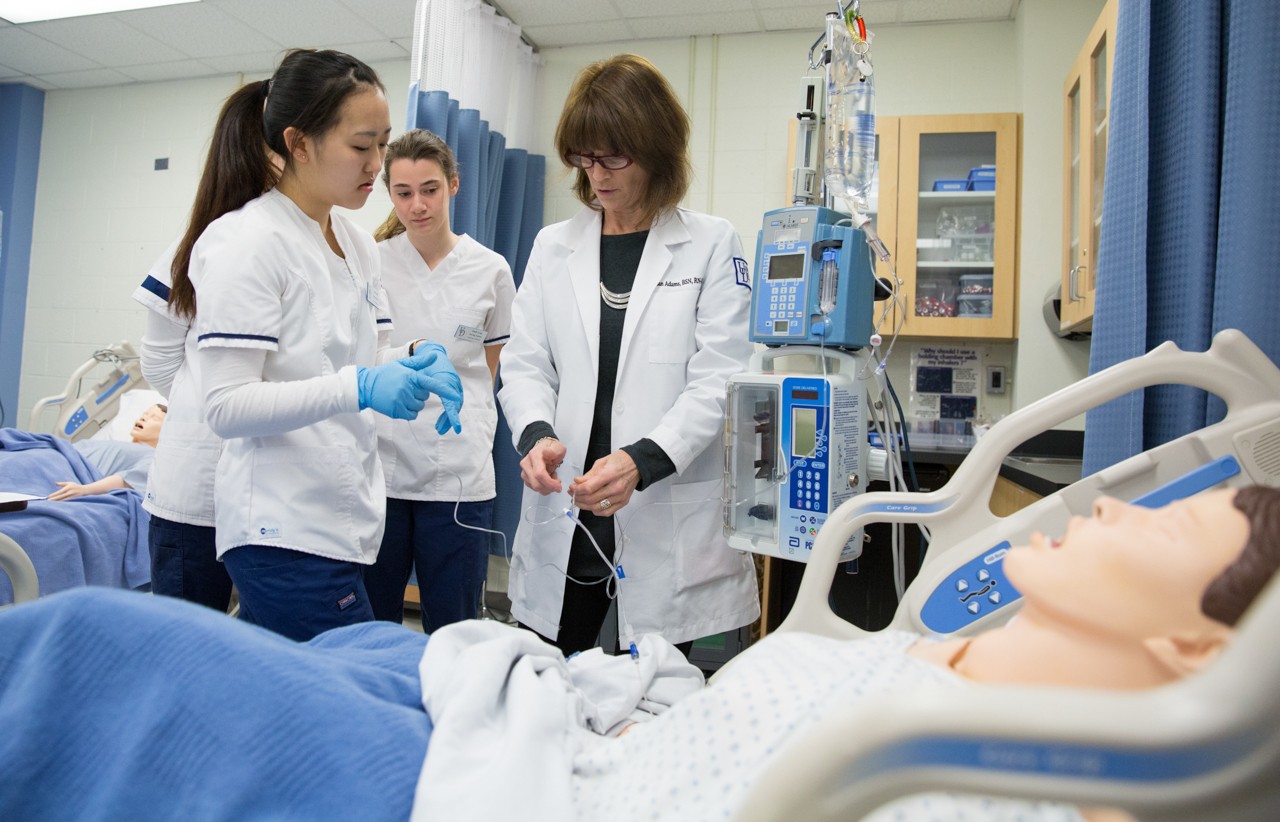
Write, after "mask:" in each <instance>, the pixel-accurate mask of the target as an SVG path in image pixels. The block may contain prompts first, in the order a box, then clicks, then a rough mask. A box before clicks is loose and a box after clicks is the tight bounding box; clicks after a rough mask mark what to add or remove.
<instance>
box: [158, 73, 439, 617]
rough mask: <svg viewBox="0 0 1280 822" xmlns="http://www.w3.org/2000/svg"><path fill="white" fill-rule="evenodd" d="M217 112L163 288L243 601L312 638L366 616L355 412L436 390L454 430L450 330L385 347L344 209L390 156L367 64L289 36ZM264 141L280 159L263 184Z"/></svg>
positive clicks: (371, 496)
mask: <svg viewBox="0 0 1280 822" xmlns="http://www.w3.org/2000/svg"><path fill="white" fill-rule="evenodd" d="M224 119H225V120H226V122H223V120H224ZM218 129H219V131H223V132H224V133H225V134H227V135H228V140H227V141H226V143H225V144H224V145H222V146H217V147H215V150H214V152H216V154H217V156H216V159H215V156H214V152H211V155H210V164H209V166H208V167H207V168H206V169H205V174H204V177H203V178H202V179H201V181H200V189H199V194H198V195H197V205H196V210H195V211H194V212H193V215H192V221H191V225H190V227H189V228H188V231H187V235H186V236H185V237H184V238H183V241H182V243H180V244H179V246H178V249H177V251H176V253H175V257H174V271H175V272H177V271H178V270H180V269H182V268H185V270H186V277H185V278H184V279H182V280H180V279H179V278H178V277H176V276H175V278H174V290H173V294H172V295H171V299H170V301H169V302H170V305H171V306H173V307H174V308H175V309H176V310H178V311H194V313H195V334H196V345H197V359H198V363H199V364H198V371H199V375H200V382H201V386H202V395H203V397H204V413H205V419H206V421H207V422H208V425H209V428H210V429H211V430H212V431H213V433H214V434H216V435H217V436H219V437H221V438H222V439H223V440H224V441H225V442H224V445H223V453H222V455H221V457H220V459H219V461H218V467H217V472H216V477H215V491H214V501H215V503H214V513H215V520H216V540H217V553H218V557H219V559H221V560H222V562H223V563H224V564H225V565H226V568H227V570H228V572H229V574H230V576H231V579H232V580H233V581H234V583H235V586H236V589H237V591H238V592H239V596H240V617H241V618H242V619H244V620H246V621H249V622H253V623H255V624H258V625H262V626H264V627H266V628H269V629H271V630H274V631H277V632H278V633H281V634H284V635H285V636H288V637H291V638H293V639H299V640H302V639H308V638H310V637H312V636H314V635H315V634H317V633H319V632H321V631H324V630H326V629H329V628H334V627H338V626H341V625H348V624H353V623H357V622H364V621H367V620H370V619H372V618H373V612H372V609H371V608H370V605H369V601H368V597H367V595H366V592H365V587H364V580H363V569H364V567H365V566H367V565H370V564H372V563H373V561H374V559H375V557H376V556H377V552H378V546H379V543H380V542H381V538H382V528H383V516H384V511H385V500H386V495H385V490H384V488H385V487H384V483H383V476H382V466H381V463H380V461H379V458H378V453H377V433H376V427H375V422H374V419H373V416H374V415H372V414H364V413H361V412H362V411H363V410H365V409H372V410H373V411H376V412H378V413H379V414H382V415H385V416H390V417H395V418H398V419H413V418H414V417H416V416H417V414H418V412H419V411H420V410H422V408H423V405H424V404H425V402H426V400H427V398H428V397H429V396H430V395H431V394H436V395H437V396H439V397H440V399H441V401H442V408H443V410H442V412H441V413H440V415H439V418H438V419H437V421H436V428H437V430H438V431H439V432H440V433H442V434H443V433H444V432H445V431H447V430H449V429H451V428H452V429H453V430H454V431H455V433H456V432H457V431H458V430H459V429H460V423H459V421H458V414H459V412H460V409H461V406H462V389H461V385H460V382H459V380H458V375H457V373H456V372H455V371H454V369H453V366H452V365H451V364H450V362H449V359H448V356H447V355H446V353H445V350H444V348H443V347H442V346H439V345H436V344H434V343H428V342H423V343H419V344H418V345H417V346H415V348H414V351H413V352H412V355H410V352H409V350H408V348H409V347H408V346H401V347H400V348H399V349H395V350H393V349H392V348H391V347H390V342H389V334H390V331H391V328H392V324H391V316H390V312H389V308H388V305H387V298H386V294H385V292H384V291H383V287H382V282H381V277H380V274H379V261H378V251H377V248H376V246H375V245H374V242H373V239H372V238H371V237H370V236H369V235H368V234H366V233H365V232H363V231H362V230H360V229H359V228H358V227H356V226H355V224H354V223H352V222H350V221H349V220H347V219H346V218H345V217H343V216H341V215H340V214H335V213H333V208H334V207H335V206H338V207H341V208H347V209H357V208H360V207H361V206H363V205H364V203H365V201H366V200H367V199H368V196H369V193H370V192H371V191H372V190H373V185H374V181H375V180H376V179H377V175H378V172H379V170H380V169H381V167H382V157H383V153H384V152H385V150H386V144H387V140H388V138H389V136H390V132H391V118H390V113H389V110H388V108H387V100H386V96H385V93H384V88H383V86H382V83H381V81H380V80H379V79H378V75H377V74H376V73H375V72H374V71H373V69H371V68H369V67H368V66H367V65H365V64H364V63H362V62H361V61H359V60H357V59H356V58H354V57H351V56H350V55H347V54H343V53H341V52H336V51H316V50H306V49H299V50H295V51H291V52H289V53H288V54H287V55H286V56H285V58H284V60H283V61H282V62H281V64H280V67H279V68H278V69H277V70H276V72H275V74H274V75H273V76H272V78H271V79H270V80H268V81H264V82H262V83H256V84H253V85H251V86H248V87H246V88H244V89H241V90H240V91H239V92H237V93H236V94H235V95H233V97H232V99H231V100H230V101H228V104H227V106H226V107H225V109H224V111H223V116H222V117H221V118H220V120H219V124H218ZM264 139H265V145H264V143H263V141H264ZM267 149H270V150H271V151H272V152H274V153H275V154H277V155H279V156H280V157H281V158H282V159H283V168H282V170H281V172H280V177H279V180H278V182H276V184H275V185H274V187H271V188H270V190H267V191H265V193H264V191H263V182H264V180H265V181H269V180H270V174H271V166H270V163H269V161H268V155H267ZM180 285H181V286H182V290H181V291H179V286H180ZM188 289H190V290H188ZM379 363H381V365H379Z"/></svg>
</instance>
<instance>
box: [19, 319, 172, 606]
mask: <svg viewBox="0 0 1280 822" xmlns="http://www.w3.org/2000/svg"><path fill="white" fill-rule="evenodd" d="M100 374H101V376H99V375H100ZM87 379H92V380H93V384H92V386H91V387H90V388H88V389H87V390H85V389H84V384H85V381H86V380H87ZM162 401H163V397H161V396H160V394H159V393H157V392H155V391H153V390H151V389H149V388H148V387H147V384H146V383H145V381H143V378H142V372H141V368H140V364H139V358H138V355H137V352H136V351H135V350H134V348H133V346H132V345H130V344H129V343H128V342H120V343H116V344H115V345H112V346H109V347H107V348H103V349H99V350H98V351H95V352H94V353H93V355H92V356H91V357H89V359H87V360H85V362H84V363H82V364H81V365H80V366H78V367H77V368H76V369H75V370H74V371H73V372H72V374H71V376H70V377H69V378H68V379H67V382H66V385H65V387H64V388H63V390H62V391H61V392H60V393H58V394H54V395H52V396H49V397H44V398H42V399H40V400H38V401H37V402H36V403H35V405H34V406H33V407H32V411H31V417H30V425H29V430H30V431H33V432H36V431H40V430H41V429H42V428H43V427H44V425H45V423H46V422H47V417H48V411H50V410H56V411H57V412H58V416H57V420H56V422H55V424H54V426H53V428H52V431H51V433H52V436H53V438H54V439H55V440H56V441H57V442H62V443H69V442H74V441H78V440H82V439H86V438H90V437H96V438H107V439H117V440H122V441H128V440H129V439H130V429H131V428H132V425H133V422H134V421H135V420H136V419H137V418H138V416H139V415H141V413H142V411H143V410H145V409H146V408H147V407H149V406H150V405H153V404H154V403H156V402H162ZM21 433H22V432H12V431H5V432H3V433H0V493H4V492H10V493H12V492H21V493H22V494H25V495H28V496H34V497H40V496H43V495H44V494H47V493H48V492H49V491H50V490H51V489H52V487H53V484H52V483H53V481H54V480H55V479H56V480H65V479H72V478H76V479H78V480H81V481H82V477H79V476H76V472H77V471H82V470H83V468H82V467H81V466H80V465H79V460H78V459H77V457H76V456H75V454H73V453H71V452H68V451H67V450H66V447H65V445H62V446H59V445H58V444H57V442H47V441H46V442H42V441H40V438H38V437H25V438H24V437H22V436H20V434H21ZM8 446H12V448H10V447H8ZM19 452H21V453H19ZM59 454H61V455H62V456H59ZM146 523H147V515H146V513H145V512H144V511H143V510H142V506H141V500H140V499H139V497H138V495H137V494H136V493H132V492H128V491H117V492H113V493H111V494H110V495H103V496H102V497H100V498H94V499H91V500H90V499H87V498H86V499H83V500H79V501H76V502H75V503H50V502H46V501H43V500H38V499H37V500H30V501H14V502H13V503H10V504H7V505H6V504H4V503H0V567H3V568H4V570H5V571H6V572H7V575H8V577H9V579H8V580H0V604H3V603H5V602H9V601H11V600H10V590H9V585H8V584H6V583H9V582H12V588H13V592H12V594H13V598H12V601H14V602H22V601H25V600H27V599H35V598H36V596H38V595H39V594H40V593H41V591H40V585H39V583H38V581H37V573H36V566H39V567H40V568H41V569H42V571H41V574H42V575H43V577H44V579H45V584H44V589H45V590H44V591H43V593H51V592H53V591H55V590H59V589H61V588H65V587H70V586H72V585H78V584H90V585H95V584H96V585H113V586H122V587H137V586H138V585H143V584H146V583H147V582H148V581H149V578H150V568H149V561H146V560H147V549H146ZM15 538H16V539H15ZM19 543H22V544H21V545H20V544H19ZM24 545H25V547H26V548H27V549H29V550H30V551H31V556H33V557H34V558H35V560H36V562H35V564H34V565H33V563H32V559H31V557H29V556H28V555H27V553H26V552H25V551H24V550H23V546H24Z"/></svg>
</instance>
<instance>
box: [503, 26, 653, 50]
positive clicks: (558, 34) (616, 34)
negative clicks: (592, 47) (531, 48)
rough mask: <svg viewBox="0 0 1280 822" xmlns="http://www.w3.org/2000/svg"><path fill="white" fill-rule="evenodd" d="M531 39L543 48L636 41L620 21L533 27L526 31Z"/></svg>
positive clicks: (629, 30) (627, 27) (628, 28)
mask: <svg viewBox="0 0 1280 822" xmlns="http://www.w3.org/2000/svg"><path fill="white" fill-rule="evenodd" d="M525 31H526V32H527V33H528V34H529V39H530V40H532V41H533V42H535V43H537V44H538V45H539V46H541V47H543V48H553V47H556V46H581V45H585V44H589V43H616V42H618V41H619V40H634V39H635V37H633V36H632V34H631V29H630V27H629V26H627V24H626V23H624V22H622V21H620V20H618V21H607V22H595V23H568V24H563V23H562V24H561V25H558V26H532V27H530V28H527V29H525Z"/></svg>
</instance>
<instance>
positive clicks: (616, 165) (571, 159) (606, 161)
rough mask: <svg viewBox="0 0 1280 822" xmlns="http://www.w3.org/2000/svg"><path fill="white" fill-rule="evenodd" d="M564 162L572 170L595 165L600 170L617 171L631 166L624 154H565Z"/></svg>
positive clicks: (629, 159) (629, 160)
mask: <svg viewBox="0 0 1280 822" xmlns="http://www.w3.org/2000/svg"><path fill="white" fill-rule="evenodd" d="M565 160H567V161H568V163H569V165H571V166H573V167H574V168H581V169H583V170H586V169H588V168H591V167H592V166H593V165H595V164H596V163H599V164H600V167H601V168H607V169H609V170H610V171H618V170H619V169H623V168H626V167H627V166H629V165H631V162H632V160H631V158H630V157H628V156H627V155H625V154H566V155H565Z"/></svg>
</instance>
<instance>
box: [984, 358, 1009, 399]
mask: <svg viewBox="0 0 1280 822" xmlns="http://www.w3.org/2000/svg"><path fill="white" fill-rule="evenodd" d="M1004 387H1005V376H1004V366H1003V365H988V366H987V393H988V394H1003V393H1004Z"/></svg>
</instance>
